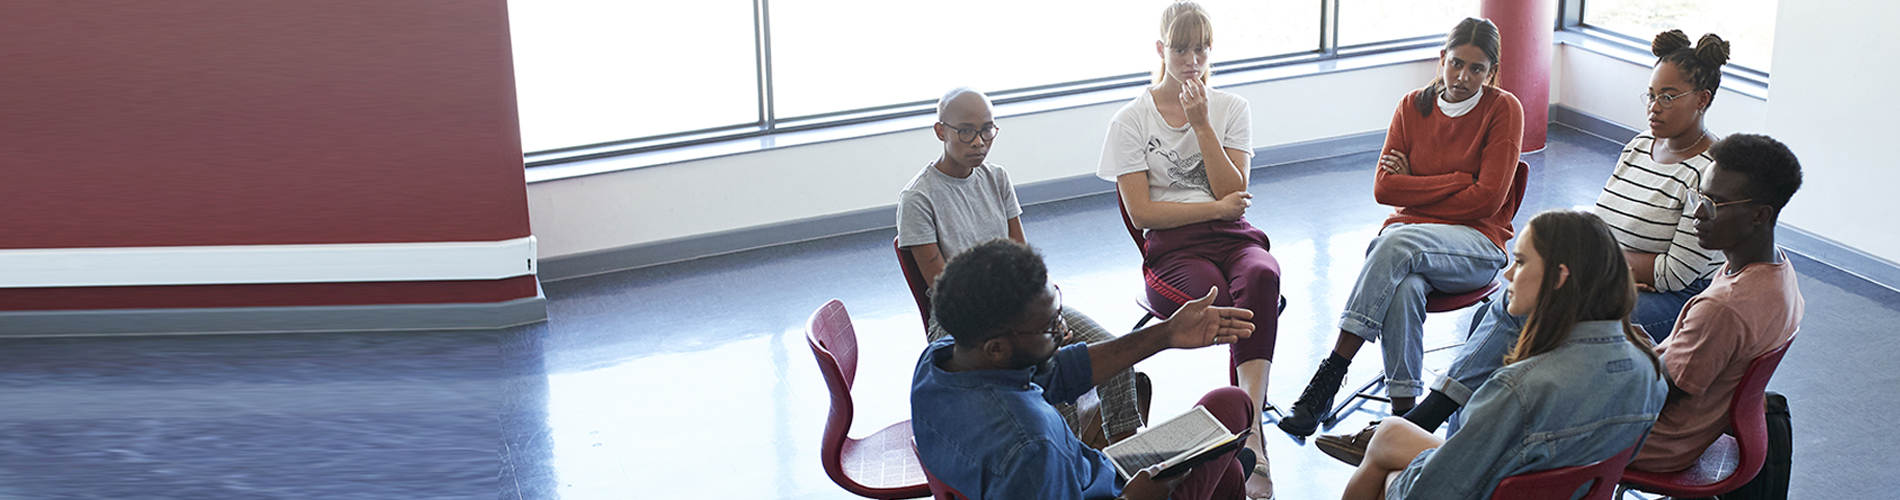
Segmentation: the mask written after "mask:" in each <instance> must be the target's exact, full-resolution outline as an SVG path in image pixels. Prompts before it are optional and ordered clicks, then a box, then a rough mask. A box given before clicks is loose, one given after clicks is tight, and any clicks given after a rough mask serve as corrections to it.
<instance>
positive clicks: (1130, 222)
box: [1115, 191, 1148, 259]
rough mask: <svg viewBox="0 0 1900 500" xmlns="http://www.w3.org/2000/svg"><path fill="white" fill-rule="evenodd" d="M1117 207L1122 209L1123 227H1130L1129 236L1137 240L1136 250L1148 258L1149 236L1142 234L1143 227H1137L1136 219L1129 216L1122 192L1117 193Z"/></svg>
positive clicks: (1144, 257)
mask: <svg viewBox="0 0 1900 500" xmlns="http://www.w3.org/2000/svg"><path fill="white" fill-rule="evenodd" d="M1115 207H1116V208H1118V209H1120V210H1121V213H1122V227H1126V228H1128V237H1129V238H1134V240H1135V252H1137V253H1139V254H1140V255H1141V257H1142V258H1143V259H1146V258H1148V237H1147V236H1143V235H1142V234H1141V228H1139V227H1135V220H1134V219H1131V218H1128V204H1127V203H1123V202H1122V195H1121V192H1119V191H1117V192H1116V193H1115Z"/></svg>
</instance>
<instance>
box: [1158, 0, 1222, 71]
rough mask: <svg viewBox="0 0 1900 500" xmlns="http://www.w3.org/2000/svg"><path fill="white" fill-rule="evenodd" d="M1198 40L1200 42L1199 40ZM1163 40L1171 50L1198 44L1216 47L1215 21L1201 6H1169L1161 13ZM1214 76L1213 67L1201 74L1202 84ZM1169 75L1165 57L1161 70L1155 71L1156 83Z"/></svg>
mask: <svg viewBox="0 0 1900 500" xmlns="http://www.w3.org/2000/svg"><path fill="white" fill-rule="evenodd" d="M1197 38H1198V40H1197ZM1161 40H1163V41H1166V42H1167V44H1168V47H1169V49H1170V50H1172V48H1173V47H1193V46H1194V45H1196V43H1197V42H1198V43H1202V44H1207V45H1208V46H1209V47H1212V46H1213V45H1214V21H1213V20H1212V19H1210V18H1209V17H1208V15H1207V9H1205V8H1202V7H1201V4H1198V3H1194V2H1192V1H1189V0H1182V1H1179V2H1174V3H1172V4H1169V5H1168V8H1167V9H1165V10H1162V11H1161ZM1213 74H1214V69H1213V65H1212V64H1209V65H1208V70H1207V71H1203V72H1201V78H1200V80H1201V83H1207V77H1208V76H1210V75H1213ZM1167 75H1168V61H1167V59H1166V58H1165V56H1164V57H1163V59H1162V60H1161V68H1160V69H1157V70H1155V77H1154V81H1153V82H1151V83H1161V79H1162V78H1166V77H1167Z"/></svg>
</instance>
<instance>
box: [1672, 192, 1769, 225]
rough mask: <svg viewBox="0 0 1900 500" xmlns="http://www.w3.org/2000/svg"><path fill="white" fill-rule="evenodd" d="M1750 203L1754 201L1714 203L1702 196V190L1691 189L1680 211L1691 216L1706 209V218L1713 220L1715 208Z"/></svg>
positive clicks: (1751, 199)
mask: <svg viewBox="0 0 1900 500" xmlns="http://www.w3.org/2000/svg"><path fill="white" fill-rule="evenodd" d="M1751 201H1755V199H1754V198H1749V199H1746V200H1735V201H1724V202H1721V203H1716V202H1715V200H1712V199H1709V195H1706V194H1702V190H1700V189H1691V190H1689V196H1688V199H1686V200H1683V203H1684V204H1683V207H1682V210H1683V211H1684V212H1686V213H1688V214H1689V215H1692V216H1693V215H1696V214H1698V213H1701V212H1702V208H1703V207H1708V209H1709V216H1708V218H1710V219H1713V218H1715V209H1717V208H1722V207H1726V206H1729V205H1734V204H1738V203H1748V202H1751Z"/></svg>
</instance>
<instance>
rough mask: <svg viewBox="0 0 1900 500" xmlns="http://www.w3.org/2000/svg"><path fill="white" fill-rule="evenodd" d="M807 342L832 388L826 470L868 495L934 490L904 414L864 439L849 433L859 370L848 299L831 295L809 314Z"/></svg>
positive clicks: (822, 451) (918, 493)
mask: <svg viewBox="0 0 1900 500" xmlns="http://www.w3.org/2000/svg"><path fill="white" fill-rule="evenodd" d="M805 342H806V343H808V344H810V345H811V353H812V355H813V356H816V357H817V358H818V371H819V372H821V373H823V374H824V376H825V386H826V387H827V388H829V389H830V390H831V415H830V417H829V418H827V419H825V437H824V441H822V443H821V444H820V446H819V451H820V456H821V460H822V461H823V463H824V466H825V474H826V475H829V476H831V480H832V481H834V482H837V483H838V486H842V487H844V489H845V490H846V491H850V492H851V493H854V494H857V495H859V496H863V497H868V498H880V499H895V498H918V497H924V496H929V495H930V488H929V486H928V485H927V484H925V479H924V469H923V465H922V464H920V463H919V462H918V461H917V452H916V451H915V450H914V449H912V448H911V445H910V440H911V430H910V421H909V420H905V421H902V422H898V423H895V424H891V425H890V426H889V427H885V428H884V429H883V430H879V431H877V432H875V433H872V434H871V435H870V436H866V437H864V438H863V439H851V438H850V437H848V436H846V433H849V432H850V431H851V418H852V415H853V413H854V411H855V410H854V406H853V404H852V402H851V383H852V381H854V380H856V379H857V374H858V336H857V332H856V331H855V330H854V329H853V328H852V327H851V316H850V314H848V313H846V312H845V310H844V303H842V302H838V301H837V300H832V301H831V302H827V303H825V305H824V307H820V308H818V310H817V311H815V312H813V313H812V314H811V320H810V321H809V322H807V323H806V330H805Z"/></svg>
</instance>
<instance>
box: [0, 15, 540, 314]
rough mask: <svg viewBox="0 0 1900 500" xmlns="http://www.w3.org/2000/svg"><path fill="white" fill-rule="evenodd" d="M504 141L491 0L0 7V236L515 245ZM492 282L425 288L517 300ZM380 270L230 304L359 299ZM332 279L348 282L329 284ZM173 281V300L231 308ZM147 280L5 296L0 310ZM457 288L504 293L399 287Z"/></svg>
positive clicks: (146, 242)
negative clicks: (368, 278) (200, 299)
mask: <svg viewBox="0 0 1900 500" xmlns="http://www.w3.org/2000/svg"><path fill="white" fill-rule="evenodd" d="M520 148H521V146H520V134H519V131H518V130H517V123H516V119H515V104H514V82H513V69H512V65H511V61H510V49H509V43H508V32H507V9H506V3H505V2H504V1H503V0H322V1H275V0H266V1H259V0H169V1H150V0H79V1H58V0H28V1H9V2H6V3H5V5H4V6H0V249H6V248H73V247H124V246H174V245H258V244H301V243H372V242H434V241H495V240H504V239H510V238H518V237H522V236H528V235H529V228H528V211H527V200H526V186H525V184H524V181H523V170H522V165H521V149H520ZM516 281H519V280H516ZM506 282H508V280H499V281H486V282H456V283H461V284H462V285H441V286H437V288H442V287H443V286H446V287H447V288H450V289H454V288H458V287H474V288H478V289H485V290H487V291H490V292H492V291H495V290H510V291H509V292H508V293H503V294H500V295H503V296H505V295H513V296H511V297H506V298H519V297H520V296H521V295H519V292H520V290H521V289H522V288H523V287H521V286H520V285H519V284H518V283H517V284H514V285H508V284H507V283H506ZM381 285H388V284H373V283H372V284H330V285H284V286H279V287H278V288H280V289H283V288H285V287H288V288H291V289H294V288H298V287H304V288H307V289H308V290H309V291H308V292H303V293H300V292H295V291H292V292H291V293H288V294H286V293H281V290H279V293H273V294H262V295H266V296H269V297H274V298H268V299H266V298H264V297H260V299H259V300H258V301H255V302H257V303H254V304H245V303H244V301H242V300H239V301H236V304H235V305H288V303H296V304H298V305H320V304H325V303H361V302H360V301H361V299H360V297H362V296H364V295H365V293H366V292H372V293H369V295H379V294H377V293H373V292H374V290H376V289H377V288H376V287H378V286H381ZM411 286H413V285H411ZM339 287H341V288H343V289H348V288H351V287H354V288H356V289H355V290H353V291H350V292H345V293H336V292H326V291H324V290H325V289H337V288H339ZM179 288H181V290H173V292H174V293H183V294H186V295H187V297H185V299H186V300H182V301H181V300H168V303H171V304H172V305H170V306H168V307H209V306H210V305H209V304H210V303H213V302H216V303H218V304H219V306H231V305H234V304H233V302H232V301H230V300H222V299H219V300H212V299H211V298H212V297H228V296H230V295H231V294H230V293H229V290H228V289H227V290H222V291H220V290H218V288H220V287H216V286H212V287H179ZM230 288H231V289H238V288H242V287H230ZM528 288H529V289H530V290H529V291H528V292H527V295H528V296H532V295H533V292H532V290H531V288H532V287H528ZM189 290H200V291H199V292H191V291H189ZM149 292H150V290H144V291H138V292H136V293H131V294H130V295H124V296H115V295H114V293H115V292H114V290H112V289H107V288H101V289H96V290H90V291H86V292H85V293H78V294H75V293H74V291H73V290H65V291H61V292H57V293H55V292H50V291H49V292H45V293H43V294H40V295H35V293H38V292H34V291H32V290H10V291H8V292H6V294H5V295H6V296H8V297H10V298H12V299H14V300H0V309H8V310H20V309H32V308H33V307H21V306H20V305H19V304H23V303H33V304H40V305H44V303H45V302H46V301H45V300H39V298H46V297H54V296H60V297H72V296H75V295H79V296H85V297H89V298H86V299H83V300H80V301H79V302H76V303H75V302H63V301H62V303H65V304H67V305H69V306H76V307H80V308H116V307H137V305H136V303H138V302H140V301H138V300H132V299H125V300H121V298H124V297H131V296H133V295H140V294H149ZM192 293H205V294H206V295H204V297H206V298H207V300H206V301H205V305H199V304H198V303H196V302H194V301H192V300H189V297H188V295H190V294H192ZM22 295H27V296H28V297H22ZM469 296H486V297H490V298H497V297H499V296H497V295H496V294H494V293H486V294H484V293H471V292H470V291H469V290H465V289H464V290H457V291H455V292H453V293H433V294H431V293H423V294H422V295H420V296H409V297H408V298H407V299H405V301H408V302H411V303H413V302H415V301H421V302H429V301H433V299H435V298H442V299H451V298H456V297H469ZM36 297H37V298H36ZM351 297H356V298H351ZM503 300H506V299H505V298H504V299H503ZM457 301H460V300H457ZM64 308H73V307H64Z"/></svg>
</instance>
